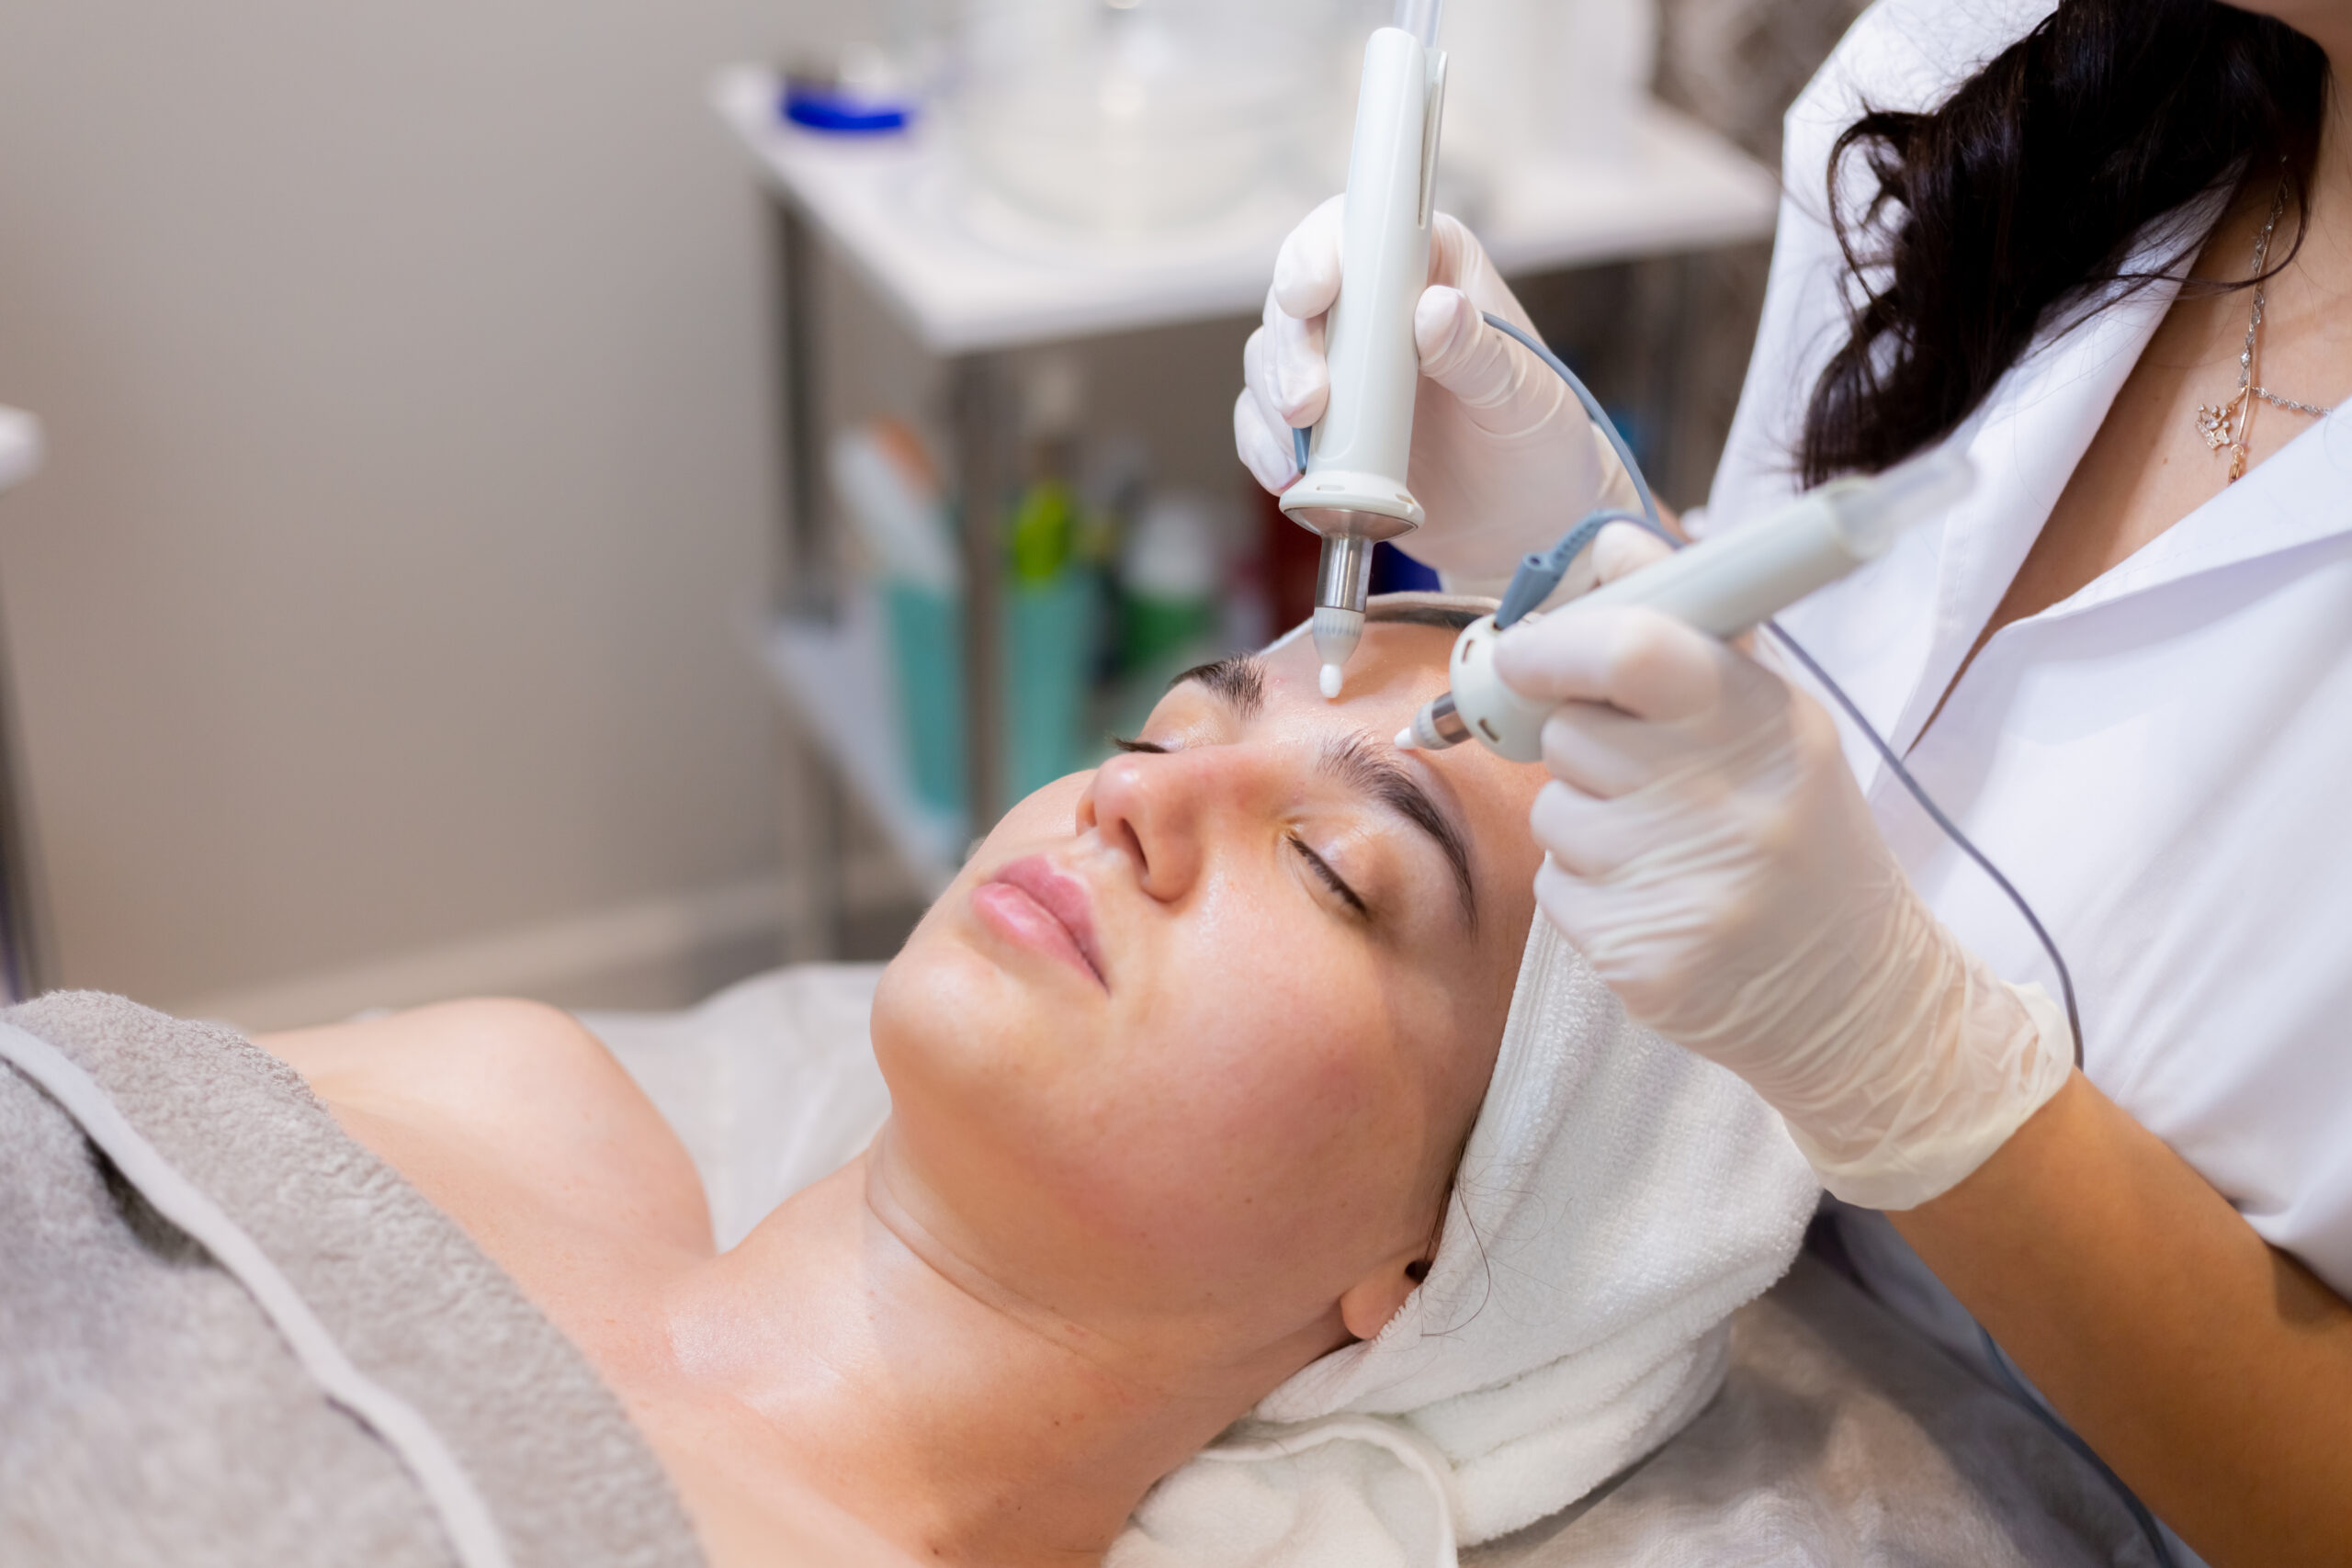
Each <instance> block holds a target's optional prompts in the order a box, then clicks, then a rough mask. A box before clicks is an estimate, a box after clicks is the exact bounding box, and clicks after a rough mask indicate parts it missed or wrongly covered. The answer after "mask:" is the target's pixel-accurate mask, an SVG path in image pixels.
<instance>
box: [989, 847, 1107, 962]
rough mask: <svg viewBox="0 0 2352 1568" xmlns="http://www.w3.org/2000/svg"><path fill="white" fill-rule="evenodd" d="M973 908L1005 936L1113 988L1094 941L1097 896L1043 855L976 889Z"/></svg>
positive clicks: (1004, 871)
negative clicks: (1094, 896) (1104, 976)
mask: <svg viewBox="0 0 2352 1568" xmlns="http://www.w3.org/2000/svg"><path fill="white" fill-rule="evenodd" d="M972 905H973V908H975V909H976V910H977V911H978V914H979V915H980V917H981V918H982V919H984V920H986V921H987V922H988V924H989V926H990V927H992V928H993V929H994V930H995V931H997V932H998V933H999V934H1000V935H1001V936H1004V937H1007V938H1009V939H1011V940H1012V941H1013V942H1018V943H1020V944H1021V945H1022V946H1023V947H1027V948H1030V949H1032V950H1034V951H1036V952H1040V953H1046V954H1048V955H1049V956H1052V957H1056V958H1059V959H1061V960H1063V961H1064V962H1066V963H1068V964H1071V965H1072V966H1074V967H1075V968H1077V969H1079V970H1080V971H1081V972H1082V973H1083V974H1084V975H1085V976H1086V977H1087V978H1088V979H1090V980H1091V981H1093V982H1094V983H1095V984H1096V985H1098V986H1102V987H1103V988H1104V989H1106V990H1107V989H1109V983H1108V982H1107V981H1106V980H1104V978H1103V963H1102V953H1101V951H1100V950H1099V948H1098V947H1097V945H1096V942H1095V938H1094V900H1093V897H1092V895H1091V894H1090V893H1088V891H1087V889H1086V884H1084V883H1083V882H1080V880H1079V879H1078V878H1077V877H1075V876H1072V875H1070V874H1069V873H1068V872H1066V871H1062V870H1060V869H1059V868H1057V866H1055V864H1054V863H1053V862H1051V861H1049V860H1047V859H1046V857H1045V856H1044V855H1025V856H1023V858H1022V859H1020V860H1017V861H1014V862H1012V863H1010V864H1008V865H1005V866H1002V867H1001V868H999V870H998V871H997V873H996V874H995V875H993V876H991V877H989V879H988V880H987V881H986V882H984V883H982V884H980V886H978V887H977V888H975V889H974V890H973V893H972Z"/></svg>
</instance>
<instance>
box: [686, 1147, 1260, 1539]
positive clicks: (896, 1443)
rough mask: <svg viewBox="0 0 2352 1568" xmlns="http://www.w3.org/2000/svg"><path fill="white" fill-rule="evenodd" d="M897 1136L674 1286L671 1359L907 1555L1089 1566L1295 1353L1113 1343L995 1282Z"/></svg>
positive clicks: (1169, 1340) (1191, 1339)
mask: <svg viewBox="0 0 2352 1568" xmlns="http://www.w3.org/2000/svg"><path fill="white" fill-rule="evenodd" d="M887 1144H888V1133H887V1132H886V1134H884V1138H883V1140H881V1141H879V1142H877V1145H876V1148H875V1149H874V1150H871V1151H869V1152H868V1153H867V1154H866V1155H865V1156H861V1157H860V1158H859V1159H858V1160H856V1161H854V1162H852V1163H851V1164H850V1165H849V1166H847V1167H845V1168H843V1169H842V1170H841V1171H840V1172H837V1173H836V1174H835V1175H833V1176H832V1177H830V1178H828V1179H826V1180H825V1181H823V1182H820V1183H819V1184H818V1185H817V1186H815V1187H813V1188H810V1189H809V1190H807V1191H805V1192H802V1193H800V1194H799V1195H797V1197H795V1198H794V1199H792V1200H791V1201H789V1202H787V1203H786V1204H785V1205H784V1206H783V1207H781V1208H779V1209H778V1210H777V1211H776V1212H775V1213H773V1214H771V1215H769V1216H768V1218H767V1219H766V1220H765V1221H764V1222H763V1223H762V1224H761V1225H760V1227H759V1228H758V1229H757V1230H755V1231H754V1232H753V1233H752V1235H750V1236H749V1237H747V1238H745V1240H744V1241H743V1243H742V1244H741V1246H739V1247H736V1248H735V1249H734V1250H732V1251H730V1252H729V1253H727V1254H726V1255H724V1256H723V1257H720V1258H716V1259H714V1260H713V1261H712V1262H711V1263H709V1264H708V1265H707V1266H705V1267H704V1268H702V1269H699V1270H697V1271H696V1273H695V1275H694V1276H692V1277H691V1278H690V1279H689V1280H685V1281H684V1282H682V1283H681V1284H680V1285H679V1286H678V1287H677V1288H676V1289H675V1290H674V1291H673V1292H672V1293H671V1295H670V1297H669V1298H668V1300H667V1302H666V1303H665V1306H666V1318H667V1327H668V1332H669V1343H670V1346H671V1348H672V1350H673V1353H674V1354H675V1356H676V1358H677V1360H678V1367H679V1371H680V1372H681V1373H682V1374H683V1375H684V1377H685V1378H686V1379H687V1380H688V1381H689V1382H691V1383H693V1384H695V1386H698V1387H700V1388H702V1389H704V1390H706V1391H707V1392H708V1393H711V1394H713V1395H715V1396H718V1397H722V1398H724V1399H726V1400H728V1401H729V1402H731V1403H733V1404H737V1405H739V1406H741V1407H746V1408H748V1409H750V1410H751V1411H752V1412H753V1413H754V1414H755V1416H757V1417H758V1418H759V1419H760V1420H761V1421H762V1422H763V1424H764V1426H765V1427H767V1428H768V1429H770V1430H772V1431H773V1433H774V1434H775V1438H776V1440H777V1444H778V1446H779V1448H780V1449H781V1450H783V1451H784V1452H785V1453H786V1454H787V1455H788V1456H789V1457H788V1462H789V1464H790V1466H791V1468H792V1469H794V1470H795V1471H797V1473H798V1474H799V1475H800V1476H801V1477H802V1478H804V1479H807V1480H809V1481H810V1482H812V1483H815V1484H817V1485H819V1486H820V1488H821V1489H822V1490H823V1491H824V1492H825V1493H826V1494H827V1495H829V1496H830V1497H831V1498H832V1499H833V1500H834V1501H835V1502H837V1503H839V1504H840V1505H841V1506H842V1507H844V1508H845V1509H847V1510H848V1511H849V1512H851V1513H852V1514H854V1515H857V1516H860V1517H863V1518H865V1520H866V1521H867V1522H868V1523H869V1524H870V1525H872V1526H873V1527H874V1528H875V1529H876V1530H877V1531H879V1532H880V1533H881V1534H883V1535H885V1536H887V1537H888V1538H889V1539H890V1540H893V1541H894V1542H896V1543H897V1544H898V1545H899V1546H900V1547H901V1548H903V1549H905V1550H906V1551H908V1553H909V1555H910V1556H912V1557H915V1558H917V1559H920V1560H922V1561H924V1562H974V1563H978V1562H986V1563H991V1564H1005V1565H1013V1564H1031V1563H1039V1564H1042V1563H1070V1562H1080V1563H1091V1562H1094V1561H1096V1560H1097V1559H1099V1558H1100V1556H1101V1555H1102V1553H1103V1551H1105V1550H1106V1549H1107V1548H1108V1547H1109V1545H1110V1543H1111V1541H1112V1540H1114V1538H1115V1537H1116V1536H1117V1534H1118V1532H1119V1530H1120V1529H1121V1528H1122V1527H1123V1526H1124V1525H1125V1521H1126V1519H1127V1517H1128V1515H1129V1514H1131V1513H1132V1512H1133V1511H1134V1509H1135V1506H1136V1503H1137V1502H1138V1501H1140V1500H1141V1498H1142V1495H1143V1494H1144V1492H1145V1491H1146V1490H1147V1489H1148V1488H1149V1486H1150V1485H1151V1483H1153V1482H1155V1481H1157V1480H1158V1479H1159V1477H1160V1476H1162V1475H1164V1474H1166V1473H1167V1472H1170V1471H1171V1470H1173V1469H1175V1468H1176V1467H1177V1466H1178V1465H1180V1464H1182V1463H1183V1462H1184V1461H1186V1460H1187V1459H1189V1458H1190V1457H1191V1456H1192V1455H1193V1453H1195V1452H1197V1451H1198V1450H1199V1449H1200V1448H1201V1446H1202V1445H1203V1444H1204V1443H1206V1442H1207V1441H1208V1440H1209V1439H1210V1438H1213V1437H1215V1436H1216V1433H1217V1432H1218V1431H1220V1430H1221V1429H1223V1428H1224V1427H1226V1426H1227V1425H1229V1424H1230V1423H1231V1422H1232V1421H1233V1420H1234V1419H1236V1418H1237V1417H1238V1416H1240V1415H1242V1414H1243V1413H1244V1412H1245V1411H1247V1410H1248V1408H1249V1407H1250V1404H1253V1403H1254V1402H1255V1401H1256V1399H1257V1398H1259V1397H1260V1396H1261V1395H1262V1393H1264V1392H1265V1390H1266V1389H1267V1388H1270V1387H1271V1386H1272V1383H1273V1382H1275V1381H1278V1380H1279V1378H1280V1376H1281V1375H1282V1372H1283V1371H1285V1370H1287V1369H1286V1368H1283V1367H1280V1366H1276V1365H1272V1364H1271V1363H1270V1358H1269V1357H1268V1356H1266V1355H1264V1354H1260V1355H1258V1356H1254V1357H1246V1358H1241V1359H1239V1360H1235V1361H1226V1360H1221V1359H1219V1358H1217V1357H1216V1356H1215V1355H1214V1354H1208V1353H1203V1352H1202V1351H1201V1350H1200V1349H1199V1348H1197V1347H1198V1346H1199V1345H1200V1344H1201V1343H1202V1342H1203V1341H1205V1340H1207V1339H1210V1338H1213V1337H1214V1336H1213V1335H1209V1334H1204V1333H1199V1332H1194V1333H1191V1334H1187V1333H1184V1332H1181V1331H1172V1332H1169V1333H1164V1334H1157V1335H1146V1336H1134V1337H1130V1336H1123V1337H1120V1338H1118V1339H1114V1338H1112V1337H1105V1336H1103V1335H1098V1334H1094V1333H1091V1332H1090V1331H1089V1330H1088V1329H1087V1327H1086V1325H1082V1324H1079V1323H1076V1322H1073V1321H1071V1320H1069V1319H1068V1318H1066V1317H1063V1316H1059V1315H1057V1314H1053V1313H1050V1312H1046V1311H1044V1310H1041V1309H1039V1308H1038V1307H1036V1306H1035V1305H1034V1304H1032V1303H1028V1302H1027V1301H1025V1300H1023V1298H1022V1297H1021V1296H1020V1295H1018V1294H1017V1293H1015V1292H1010V1291H1007V1290H1004V1289H1002V1288H1001V1287H1000V1286H999V1285H998V1284H997V1283H996V1282H994V1281H992V1280H989V1277H988V1276H987V1275H986V1273H985V1271H983V1270H980V1269H975V1268H973V1267H971V1266H970V1265H969V1264H968V1263H967V1261H966V1260H965V1259H962V1258H957V1257H956V1256H955V1255H953V1254H952V1253H950V1252H949V1251H948V1250H947V1249H946V1248H944V1247H942V1246H941V1245H940V1244H939V1242H938V1240H937V1238H936V1237H935V1236H934V1235H933V1234H932V1233H931V1232H930V1231H928V1230H926V1229H925V1228H924V1227H923V1226H922V1224H920V1223H919V1222H918V1221H917V1220H916V1219H915V1218H914V1217H913V1215H914V1213H917V1212H919V1211H920V1209H921V1205H920V1204H911V1205H910V1203H908V1202H906V1201H904V1198H905V1194H903V1193H901V1192H899V1191H897V1190H894V1181H895V1180H897V1179H899V1176H898V1173H897V1172H896V1171H895V1170H894V1169H893V1168H892V1167H891V1164H890V1160H889V1156H888V1150H887Z"/></svg>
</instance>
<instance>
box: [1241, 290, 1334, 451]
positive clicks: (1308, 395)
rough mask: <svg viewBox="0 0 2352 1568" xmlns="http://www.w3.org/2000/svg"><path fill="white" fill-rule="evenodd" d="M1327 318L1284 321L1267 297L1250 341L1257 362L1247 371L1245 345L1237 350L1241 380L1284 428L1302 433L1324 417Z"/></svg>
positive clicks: (1288, 318)
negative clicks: (1262, 399)
mask: <svg viewBox="0 0 2352 1568" xmlns="http://www.w3.org/2000/svg"><path fill="white" fill-rule="evenodd" d="M1329 323H1330V318H1329V316H1308V317H1306V318H1305V319H1304V320H1302V319H1301V318H1299V317H1296V316H1292V315H1286V314H1284V313H1283V310H1282V308H1281V307H1280V306H1279V305H1277V304H1275V303H1274V299H1273V296H1272V295H1271V294H1269V295H1268V296H1267V297H1266V314H1265V318H1264V320H1263V321H1261V322H1260V323H1259V326H1258V330H1257V332H1255V333H1251V334H1250V335H1251V339H1252V341H1254V342H1255V343H1256V344H1258V362H1257V364H1256V365H1254V366H1253V365H1251V364H1250V350H1249V346H1248V344H1244V345H1243V347H1242V357H1241V367H1242V377H1243V378H1244V379H1245V380H1247V381H1248V382H1249V383H1250V385H1251V386H1253V387H1255V388H1257V389H1258V390H1259V391H1260V392H1261V393H1262V394H1263V395H1264V397H1265V399H1266V406H1267V407H1268V408H1270V409H1272V411H1273V412H1274V413H1275V414H1276V415H1278V416H1279V417H1280V418H1281V419H1282V420H1283V422H1284V423H1288V424H1292V425H1296V426H1300V427H1302V428H1303V427H1305V426H1306V425H1310V424H1313V423H1315V422H1316V421H1317V420H1319V419H1321V418H1322V417H1323V409H1324V406H1325V404H1327V403H1328V402H1329V400H1330V397H1331V362H1330V360H1329V357H1328V356H1327V355H1325V354H1324V352H1323V345H1324V343H1325V341H1326V339H1327V338H1328V337H1329Z"/></svg>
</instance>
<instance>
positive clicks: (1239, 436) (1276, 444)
mask: <svg viewBox="0 0 2352 1568" xmlns="http://www.w3.org/2000/svg"><path fill="white" fill-rule="evenodd" d="M1233 449H1234V450H1235V451H1236V452H1238V453H1239V454H1240V455H1241V462H1242V466H1243V467H1245V468H1248V469H1249V470H1250V478H1252V479H1256V480H1257V481H1258V482H1259V483H1260V484H1261V485H1263V486H1265V488H1266V490H1267V491H1269V492H1270V493H1272V494H1274V495H1280V494H1282V492H1283V491H1286V490H1288V489H1289V488H1290V487H1291V484H1292V482H1293V481H1294V480H1295V479H1297V478H1298V451H1297V448H1296V446H1295V445H1294V444H1293V442H1292V441H1291V440H1290V437H1289V434H1288V433H1287V432H1285V433H1284V434H1282V435H1279V436H1278V435H1276V434H1274V433H1273V431H1272V428H1271V427H1270V425H1269V423H1268V421H1267V419H1266V412H1265V408H1264V406H1263V405H1262V404H1261V402H1260V401H1259V399H1258V395H1257V394H1256V393H1255V392H1253V391H1251V390H1250V389H1249V388H1247V387H1244V388H1242V389H1241V395H1240V396H1239V397H1238V398H1236V399H1234V400H1233Z"/></svg>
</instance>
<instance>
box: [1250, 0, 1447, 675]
mask: <svg viewBox="0 0 2352 1568" xmlns="http://www.w3.org/2000/svg"><path fill="white" fill-rule="evenodd" d="M1438 9H1439V0H1398V3H1397V26H1395V27H1388V28H1380V29H1379V30H1378V31H1376V32H1374V34H1373V35H1372V37H1371V39H1369V40H1368V41H1367V42H1366V43H1365V45H1364V51H1363V88H1362V90H1361V91H1360V93H1359V95H1358V96H1357V98H1356V130H1355V142H1354V145H1353V147H1352V149H1351V151H1350V152H1349V155H1348V195H1347V203H1346V209H1345V212H1344V214H1343V217H1342V220H1341V226H1340V298H1339V299H1338V300H1337V301H1336V302H1335V303H1334V304H1333V305H1332V307H1331V316H1330V321H1329V328H1328V332H1327V335H1326V338H1325V347H1326V351H1327V353H1328V355H1329V359H1330V366H1331V395H1330V403H1329V407H1328V408H1327V409H1326V411H1325V412H1324V415H1323V419H1322V422H1321V423H1318V424H1317V426H1316V427H1315V432H1314V434H1313V435H1312V436H1311V437H1310V438H1309V440H1308V442H1307V445H1306V460H1305V461H1304V462H1303V463H1302V464H1301V467H1302V468H1304V469H1305V472H1304V474H1303V475H1302V476H1301V477H1300V479H1298V481H1297V482H1296V483H1295V484H1293V485H1292V486H1291V487H1290V489H1289V490H1287V491H1284V492H1283V499H1282V508H1283V512H1284V513H1287V514H1288V515H1289V516H1290V518H1291V519H1292V520H1293V521H1294V522H1295V523H1297V524H1298V525H1300V526H1302V527H1305V528H1307V529H1310V530H1312V531H1313V532H1315V533H1317V534H1319V535H1321V536H1322V538H1323V558H1322V561H1321V564H1320V566H1319V567H1318V569H1317V572H1316V577H1315V623H1314V630H1315V651H1316V654H1317V657H1318V658H1319V659H1320V660H1322V664H1323V671H1322V684H1323V694H1324V695H1325V696H1327V697H1336V696H1338V695H1339V693H1340V668H1341V667H1342V666H1343V665H1345V664H1346V663H1347V661H1348V657H1349V655H1351V654H1352V653H1353V652H1354V651H1355V648H1356V643H1357V641H1358V639H1360V638H1361V637H1363V610H1364V601H1365V599H1366V598H1367V596H1368V594H1369V592H1370V589H1371V581H1372V547H1373V546H1374V545H1375V544H1377V543H1378V542H1379V541H1381V540H1383V539H1393V538H1395V537H1397V536H1398V535H1400V534H1407V533H1410V532H1411V531H1412V530H1413V529H1415V528H1418V527H1419V526H1420V525H1421V503H1420V502H1418V501H1415V500H1414V499H1413V495H1412V492H1411V491H1409V490H1408V489H1406V488H1405V468H1406V463H1407V460H1408V458H1409V457H1410V456H1411V454H1412V446H1413V395H1414V392H1415V390H1416V389H1417V388H1418V386H1419V381H1420V375H1421V363H1420V355H1419V353H1418V352H1416V350H1415V349H1414V346H1413V307H1414V306H1415V305H1416V304H1418V303H1419V300H1420V297H1421V290H1422V289H1423V288H1425V287H1427V286H1428V283H1429V273H1430V197H1431V189H1430V187H1431V185H1432V184H1433V182H1434V180H1435V178H1436V174H1437V138H1438V121H1439V118H1440V116H1441V113H1442V109H1443V107H1444V102H1445V56H1444V55H1443V54H1442V53H1440V52H1438V51H1437V50H1436V49H1434V48H1433V47H1432V45H1433V44H1434V43H1435V42H1436V39H1437V21H1438Z"/></svg>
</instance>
